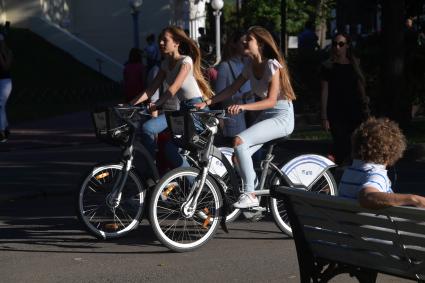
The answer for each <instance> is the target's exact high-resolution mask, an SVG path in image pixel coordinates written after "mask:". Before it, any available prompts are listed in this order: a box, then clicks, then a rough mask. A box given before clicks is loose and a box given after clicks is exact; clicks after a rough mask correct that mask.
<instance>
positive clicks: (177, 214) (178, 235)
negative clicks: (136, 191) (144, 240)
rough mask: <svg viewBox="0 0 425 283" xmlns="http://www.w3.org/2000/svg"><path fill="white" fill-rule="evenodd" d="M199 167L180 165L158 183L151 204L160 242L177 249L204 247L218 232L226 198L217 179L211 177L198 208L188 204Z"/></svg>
mask: <svg viewBox="0 0 425 283" xmlns="http://www.w3.org/2000/svg"><path fill="white" fill-rule="evenodd" d="M199 172H200V171H199V169H196V168H190V167H186V168H177V169H174V170H172V171H170V172H168V173H167V174H166V175H165V176H164V177H162V179H161V180H160V181H159V183H158V184H157V186H156V188H155V190H154V191H153V193H152V195H151V198H150V203H149V218H150V222H151V225H152V229H153V231H154V232H155V235H156V236H157V237H158V239H159V241H160V242H161V243H162V244H163V245H165V246H166V247H167V248H169V249H171V250H173V251H176V252H187V251H191V250H194V249H196V248H199V247H201V246H202V245H204V244H205V243H206V242H208V241H209V240H210V239H211V238H212V237H213V236H214V234H215V233H216V231H217V228H218V224H219V221H220V209H221V207H222V197H221V194H220V191H219V189H218V188H217V185H216V184H215V182H214V180H213V179H212V178H211V177H210V176H207V179H206V181H205V185H204V187H203V189H202V191H201V194H200V196H199V199H198V201H197V204H196V208H195V210H194V211H192V212H190V211H188V209H187V207H186V206H185V204H186V203H187V201H188V199H187V198H188V194H189V192H190V189H191V187H192V186H196V185H197V182H196V181H195V178H196V177H197V176H198V175H199Z"/></svg>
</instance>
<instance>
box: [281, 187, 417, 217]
mask: <svg viewBox="0 0 425 283" xmlns="http://www.w3.org/2000/svg"><path fill="white" fill-rule="evenodd" d="M275 191H276V193H278V194H279V192H280V193H284V194H286V195H289V196H291V198H292V197H296V196H301V197H302V198H303V200H309V201H310V202H311V203H321V205H324V206H326V207H333V208H341V209H343V210H344V209H345V210H347V211H359V209H360V210H361V211H362V212H370V213H380V214H385V215H389V216H395V217H401V218H407V219H417V220H418V221H423V222H425V209H422V208H417V207H407V206H395V207H389V208H385V209H380V210H372V209H365V208H361V207H360V206H359V205H358V203H357V201H354V200H351V199H345V198H342V197H337V196H330V195H325V194H310V193H309V194H306V193H305V191H302V190H296V189H287V188H283V187H282V188H276V189H275Z"/></svg>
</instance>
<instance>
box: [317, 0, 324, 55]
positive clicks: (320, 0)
mask: <svg viewBox="0 0 425 283" xmlns="http://www.w3.org/2000/svg"><path fill="white" fill-rule="evenodd" d="M325 2H326V0H317V2H316V17H317V18H316V35H317V37H318V38H319V40H318V41H319V42H318V43H319V46H320V48H321V49H323V48H325V47H326V16H325V11H324V3H325Z"/></svg>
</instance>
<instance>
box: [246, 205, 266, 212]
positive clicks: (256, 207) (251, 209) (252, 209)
mask: <svg viewBox="0 0 425 283" xmlns="http://www.w3.org/2000/svg"><path fill="white" fill-rule="evenodd" d="M247 210H248V211H261V212H263V211H266V210H267V209H266V208H265V207H262V206H254V207H250V208H248V209H247Z"/></svg>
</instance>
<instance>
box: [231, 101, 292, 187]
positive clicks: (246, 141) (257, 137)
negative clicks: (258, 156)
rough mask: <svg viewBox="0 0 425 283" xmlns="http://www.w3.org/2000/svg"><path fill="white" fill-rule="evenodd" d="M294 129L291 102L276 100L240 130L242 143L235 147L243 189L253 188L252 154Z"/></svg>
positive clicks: (254, 176)
mask: <svg viewBox="0 0 425 283" xmlns="http://www.w3.org/2000/svg"><path fill="white" fill-rule="evenodd" d="M293 130H294V109H293V106H292V102H290V101H288V100H278V101H277V103H276V106H275V107H273V108H270V109H266V110H263V112H262V113H261V114H260V116H258V118H257V120H256V121H255V124H254V125H252V126H251V127H249V128H248V129H246V130H244V131H242V132H241V133H239V134H238V135H237V136H238V137H239V138H240V139H241V140H242V142H243V143H242V144H240V145H238V146H237V147H235V154H236V158H237V159H238V163H239V164H238V165H239V170H240V174H241V178H242V180H243V182H244V191H245V192H253V191H254V190H255V184H254V183H255V179H256V178H257V176H256V173H255V170H254V164H253V162H252V155H253V154H254V153H255V152H256V151H257V150H259V149H260V148H261V147H262V146H263V144H264V143H266V142H268V141H271V140H274V139H278V138H282V137H285V136H288V135H290V134H291V133H292V131H293Z"/></svg>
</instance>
